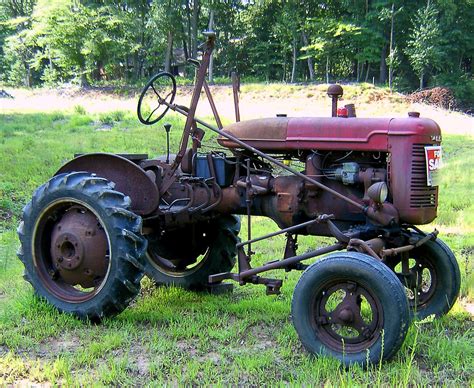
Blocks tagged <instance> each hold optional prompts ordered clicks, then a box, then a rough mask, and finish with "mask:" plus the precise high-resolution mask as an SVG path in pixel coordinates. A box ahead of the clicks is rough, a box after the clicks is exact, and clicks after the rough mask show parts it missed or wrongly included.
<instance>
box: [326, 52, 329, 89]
mask: <svg viewBox="0 0 474 388" xmlns="http://www.w3.org/2000/svg"><path fill="white" fill-rule="evenodd" d="M326 83H327V84H329V57H326Z"/></svg>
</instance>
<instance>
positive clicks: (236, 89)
mask: <svg viewBox="0 0 474 388" xmlns="http://www.w3.org/2000/svg"><path fill="white" fill-rule="evenodd" d="M239 93H240V79H239V76H238V75H237V73H236V72H235V71H233V72H232V94H233V95H234V111H235V121H236V122H237V123H238V122H239V121H240V108H239Z"/></svg>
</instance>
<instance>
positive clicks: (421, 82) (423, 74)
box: [420, 73, 425, 90]
mask: <svg viewBox="0 0 474 388" xmlns="http://www.w3.org/2000/svg"><path fill="white" fill-rule="evenodd" d="M424 78H425V73H421V75H420V90H421V89H423V83H424Z"/></svg>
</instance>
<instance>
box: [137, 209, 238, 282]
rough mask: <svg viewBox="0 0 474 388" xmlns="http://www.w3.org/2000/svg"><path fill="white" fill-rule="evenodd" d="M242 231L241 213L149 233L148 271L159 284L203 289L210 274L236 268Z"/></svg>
mask: <svg viewBox="0 0 474 388" xmlns="http://www.w3.org/2000/svg"><path fill="white" fill-rule="evenodd" d="M239 231H240V219H239V218H238V217H235V216H222V217H220V218H218V219H215V220H212V221H209V222H208V223H200V224H194V225H188V226H186V227H183V228H180V229H178V230H173V231H169V232H164V233H163V234H161V235H150V236H147V238H148V251H147V263H146V269H145V271H146V273H147V275H148V276H149V277H150V278H152V279H153V280H154V281H155V282H156V283H157V284H158V285H165V286H169V285H175V286H178V287H182V288H185V289H194V290H199V289H203V288H204V287H206V285H208V284H209V281H208V278H209V275H214V274H217V273H221V272H228V271H230V270H231V269H232V268H233V266H234V264H235V258H236V253H237V250H236V247H235V245H236V244H237V242H238V241H239V239H238V237H237V236H238V234H239Z"/></svg>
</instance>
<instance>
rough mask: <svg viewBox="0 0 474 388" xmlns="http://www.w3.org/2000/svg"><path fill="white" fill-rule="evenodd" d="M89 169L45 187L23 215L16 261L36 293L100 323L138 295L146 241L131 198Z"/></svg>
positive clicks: (81, 316) (68, 310) (59, 176)
mask: <svg viewBox="0 0 474 388" xmlns="http://www.w3.org/2000/svg"><path fill="white" fill-rule="evenodd" d="M113 187H114V185H113V183H111V182H108V181H107V180H106V179H103V178H99V177H96V176H95V175H94V174H90V173H85V172H73V173H69V174H60V175H57V176H55V177H53V178H52V179H51V180H49V181H48V182H47V183H45V184H44V185H42V186H40V187H39V188H38V189H37V190H36V192H35V193H34V195H33V198H32V201H31V202H30V203H29V204H27V205H26V206H25V208H24V210H23V216H22V221H21V223H20V226H19V227H18V236H19V238H20V242H21V245H20V249H19V251H18V257H19V259H20V260H21V261H22V262H23V264H24V266H25V274H24V278H25V279H26V280H27V281H28V282H30V283H31V285H32V286H33V289H34V290H35V292H36V294H37V295H38V296H39V297H40V298H42V299H44V300H46V301H47V302H49V303H51V304H52V305H53V306H55V307H56V308H57V309H58V310H60V311H63V312H66V313H71V314H73V315H75V316H77V317H79V318H82V319H90V320H93V321H98V320H100V319H102V318H104V317H110V316H113V315H116V314H118V313H120V312H121V311H123V310H124V309H125V308H126V307H127V306H128V304H129V303H130V302H131V300H132V299H133V298H135V296H136V295H137V294H138V292H139V290H140V280H141V278H142V277H143V273H144V265H143V261H144V259H143V257H144V252H145V250H146V240H145V239H144V238H143V237H141V234H140V233H141V224H142V220H141V218H140V217H138V216H137V215H135V214H134V213H132V212H130V211H129V210H128V209H129V207H130V199H129V198H128V197H125V196H124V195H123V194H122V193H119V192H117V191H114V190H113Z"/></svg>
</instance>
